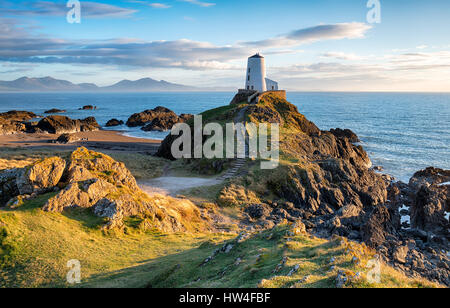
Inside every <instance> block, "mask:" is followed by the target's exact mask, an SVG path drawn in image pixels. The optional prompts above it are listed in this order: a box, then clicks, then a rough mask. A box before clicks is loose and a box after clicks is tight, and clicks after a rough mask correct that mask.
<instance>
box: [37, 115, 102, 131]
mask: <svg viewBox="0 0 450 308" xmlns="http://www.w3.org/2000/svg"><path fill="white" fill-rule="evenodd" d="M37 128H39V129H40V130H42V131H46V132H48V133H50V134H72V133H78V132H85V131H95V130H98V129H99V128H100V126H99V125H98V123H97V121H96V120H95V118H94V117H88V118H86V119H84V120H72V119H71V118H69V117H66V116H58V115H54V116H49V117H46V118H44V119H42V120H41V121H39V123H38V124H37Z"/></svg>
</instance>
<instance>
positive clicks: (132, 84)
mask: <svg viewBox="0 0 450 308" xmlns="http://www.w3.org/2000/svg"><path fill="white" fill-rule="evenodd" d="M230 90H232V89H231V88H229V89H227V88H221V89H217V88H199V87H192V86H185V85H181V84H176V83H170V82H167V81H164V80H161V81H158V80H154V79H151V78H143V79H139V80H135V81H131V80H122V81H120V82H118V83H116V84H113V85H112V86H107V87H98V86H97V85H95V84H93V83H80V84H74V83H72V82H70V81H67V80H58V79H55V78H52V77H44V78H28V77H22V78H19V79H16V80H13V81H0V92H72V91H73V92H165V91H167V92H172V91H173V92H183V91H186V92H193V91H230Z"/></svg>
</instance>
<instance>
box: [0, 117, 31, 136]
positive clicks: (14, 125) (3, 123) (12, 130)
mask: <svg viewBox="0 0 450 308" xmlns="http://www.w3.org/2000/svg"><path fill="white" fill-rule="evenodd" d="M26 130H27V128H26V124H25V123H22V122H18V121H9V120H3V119H1V118H0V135H14V134H18V133H24V132H26Z"/></svg>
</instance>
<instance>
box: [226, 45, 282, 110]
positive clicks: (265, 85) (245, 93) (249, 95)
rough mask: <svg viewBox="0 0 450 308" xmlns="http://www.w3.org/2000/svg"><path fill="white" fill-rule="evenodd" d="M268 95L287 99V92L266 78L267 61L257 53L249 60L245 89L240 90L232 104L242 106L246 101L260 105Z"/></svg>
mask: <svg viewBox="0 0 450 308" xmlns="http://www.w3.org/2000/svg"><path fill="white" fill-rule="evenodd" d="M268 95H270V96H277V97H279V98H282V99H286V91H285V90H279V89H278V82H276V81H274V80H271V79H269V78H266V61H265V59H264V57H263V56H261V55H260V54H259V53H257V54H255V55H253V56H251V57H250V58H248V65H247V71H246V72H245V88H244V89H239V90H238V93H237V94H236V95H235V96H234V98H233V100H232V101H231V103H230V104H231V105H234V104H240V103H242V102H244V101H246V102H248V103H249V104H258V103H259V101H260V100H261V99H262V98H263V97H265V96H268Z"/></svg>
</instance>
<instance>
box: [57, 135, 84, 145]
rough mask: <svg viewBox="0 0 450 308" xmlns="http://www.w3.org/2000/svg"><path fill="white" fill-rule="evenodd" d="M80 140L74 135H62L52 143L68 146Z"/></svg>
mask: <svg viewBox="0 0 450 308" xmlns="http://www.w3.org/2000/svg"><path fill="white" fill-rule="evenodd" d="M80 140H81V138H80V137H77V136H76V135H75V134H62V135H60V136H59V137H58V138H57V139H56V140H55V141H54V143H59V144H69V143H74V142H78V141H80Z"/></svg>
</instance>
